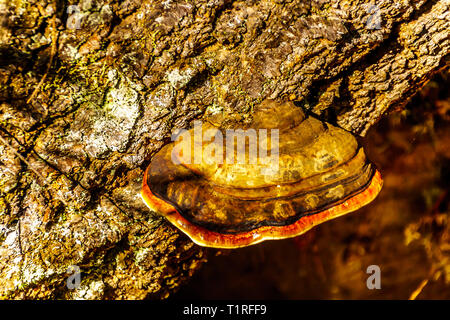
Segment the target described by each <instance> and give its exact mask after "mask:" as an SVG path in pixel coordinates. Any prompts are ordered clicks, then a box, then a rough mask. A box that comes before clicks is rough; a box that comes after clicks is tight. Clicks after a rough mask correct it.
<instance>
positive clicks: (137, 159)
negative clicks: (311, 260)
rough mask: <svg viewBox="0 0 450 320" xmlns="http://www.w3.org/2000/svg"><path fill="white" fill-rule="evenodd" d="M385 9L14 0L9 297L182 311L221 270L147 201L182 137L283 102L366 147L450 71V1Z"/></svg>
mask: <svg viewBox="0 0 450 320" xmlns="http://www.w3.org/2000/svg"><path fill="white" fill-rule="evenodd" d="M373 4H375V3H373ZM373 4H371V3H369V2H367V1H345V0H341V1H339V0H336V1H331V2H328V1H226V0H216V1H201V0H196V1H170V0H167V1H138V0H128V1H123V2H120V1H112V0H111V1H108V0H82V1H80V2H75V1H43V0H42V1H39V0H38V1H34V0H31V1H24V0H13V1H9V0H0V123H1V127H0V136H1V137H2V141H0V151H1V153H0V161H1V164H0V297H4V298H51V297H57V298H88V299H92V298H146V297H147V298H163V297H166V296H167V295H168V294H169V293H170V292H171V291H173V289H174V288H176V287H177V286H178V285H179V284H180V283H182V282H183V281H184V280H185V279H187V278H188V277H190V276H191V275H192V273H193V272H194V271H195V269H197V268H198V266H199V265H200V264H201V263H202V262H204V261H205V257H206V251H205V250H204V249H202V248H200V247H197V246H195V245H194V244H193V243H192V242H190V241H189V239H187V238H186V237H185V236H184V235H181V234H180V233H179V232H178V231H176V230H174V228H173V227H171V226H170V225H168V224H167V223H166V222H165V221H164V219H162V218H160V217H158V216H157V215H155V214H153V213H152V212H150V211H149V210H148V209H147V208H146V207H145V206H144V205H143V203H142V201H141V199H140V197H139V195H138V193H139V191H140V186H141V182H142V181H141V179H142V173H143V170H144V169H145V167H146V165H147V164H148V163H149V161H150V159H151V157H152V155H153V154H154V153H155V152H156V151H158V150H159V149H160V148H161V147H162V146H163V145H164V144H165V143H167V142H168V141H170V134H171V132H172V131H173V130H174V129H175V128H186V127H189V125H190V123H191V121H192V120H193V119H199V118H201V117H202V116H204V115H208V114H216V113H221V112H223V113H225V114H227V117H230V118H234V119H237V120H238V121H245V120H246V118H247V115H248V114H251V111H252V106H253V105H255V104H257V103H259V102H260V101H262V100H263V99H264V98H275V99H282V100H283V99H290V100H294V101H296V102H297V103H298V105H299V106H302V107H304V108H306V109H309V110H310V111H311V112H313V113H316V114H317V115H319V116H321V117H322V118H323V119H325V120H328V121H332V122H335V123H337V124H338V125H340V126H341V127H343V128H345V129H347V130H349V131H351V132H353V133H354V134H359V135H364V134H365V133H366V132H367V130H368V128H369V127H370V126H371V125H372V124H373V123H375V122H376V121H377V120H378V119H379V118H380V117H381V116H382V114H383V113H384V112H385V111H386V110H388V109H389V108H393V107H394V106H402V105H403V104H404V103H405V102H406V101H407V99H408V98H409V97H410V96H411V95H412V94H414V93H415V92H416V91H417V89H418V88H420V87H421V85H422V84H423V83H424V81H425V80H426V79H427V78H428V77H429V76H430V75H431V74H432V73H433V72H434V71H436V70H438V69H439V68H442V67H444V66H445V65H446V64H447V63H448V59H447V57H448V51H449V47H450V42H449V29H450V22H449V21H450V14H449V7H450V3H449V1H448V0H438V1H425V0H423V1H398V2H388V1H382V2H381V3H380V2H377V7H374V6H373ZM70 5H77V7H70ZM69 7H70V9H69ZM68 12H69V13H68ZM74 27H75V28H74ZM378 27H379V28H378ZM70 265H77V266H79V267H80V268H81V270H82V283H81V287H80V288H79V289H77V290H69V289H68V288H67V287H66V279H67V277H68V274H67V273H66V271H67V268H68V266H70Z"/></svg>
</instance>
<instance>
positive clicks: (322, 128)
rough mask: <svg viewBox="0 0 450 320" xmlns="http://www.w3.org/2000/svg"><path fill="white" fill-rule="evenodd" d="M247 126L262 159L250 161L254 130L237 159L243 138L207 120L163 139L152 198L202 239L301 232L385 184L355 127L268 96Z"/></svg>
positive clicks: (242, 240)
mask: <svg viewBox="0 0 450 320" xmlns="http://www.w3.org/2000/svg"><path fill="white" fill-rule="evenodd" d="M196 130H197V131H196ZM198 130H200V131H198ZM246 130H247V131H246ZM252 130H253V131H252ZM264 130H265V131H264ZM240 132H241V133H242V132H244V133H245V132H246V133H249V132H253V133H259V136H258V138H259V140H258V145H257V149H258V150H257V151H258V153H257V155H258V157H257V159H256V161H251V160H249V159H251V158H252V157H251V156H252V155H253V153H251V152H252V151H251V149H252V148H251V137H250V136H251V135H247V138H244V140H241V141H245V143H244V146H245V148H243V149H240V150H241V151H242V152H245V162H239V161H236V159H239V158H238V155H239V154H238V153H239V152H238V150H239V149H238V148H239V146H238V147H237V149H235V146H234V144H233V145H228V144H227V143H226V142H225V141H224V140H222V139H217V137H226V136H227V133H228V134H229V133H230V130H228V131H227V129H226V128H222V127H220V126H218V125H217V124H212V123H209V122H207V123H203V124H202V126H201V127H200V128H193V129H191V130H189V131H187V135H183V139H182V140H181V141H176V142H174V143H170V144H168V145H166V146H165V147H163V148H162V149H161V150H160V151H159V152H158V153H157V154H156V155H155V156H154V157H153V159H152V161H151V163H150V165H149V166H148V168H147V170H146V171H145V174H144V180H143V188H142V192H141V195H142V198H143V199H144V201H145V203H146V204H147V205H148V206H149V207H150V208H151V209H152V210H154V211H157V212H159V213H161V214H163V215H164V216H165V217H166V218H167V219H168V220H169V221H170V222H171V223H172V224H174V225H175V226H176V227H178V228H179V229H180V230H182V231H183V232H184V233H186V234H187V235H188V236H189V237H190V238H191V239H192V240H193V241H194V242H195V243H197V244H199V245H203V246H209V247H218V248H238V247H243V246H247V245H252V244H256V243H259V242H261V241H264V240H268V239H283V238H288V237H294V236H297V235H300V234H302V233H304V232H306V231H308V230H309V229H311V228H312V227H314V226H315V225H318V224H320V223H322V222H324V221H327V220H330V219H333V218H336V217H339V216H341V215H344V214H346V213H349V212H351V211H354V210H357V209H359V208H361V207H362V206H364V205H366V204H368V203H369V202H371V201H372V200H373V199H375V197H376V196H377V195H378V193H379V192H380V190H381V187H382V179H381V175H380V173H379V172H378V171H377V170H376V169H375V168H374V166H373V165H372V164H371V163H370V162H368V160H367V158H366V157H365V154H364V151H363V149H362V147H361V146H360V145H359V144H358V142H357V140H356V139H355V137H354V136H353V135H352V134H350V133H348V132H347V131H345V130H343V129H340V128H337V127H335V126H332V125H331V124H327V123H324V122H321V121H320V120H318V119H316V118H314V117H311V116H307V115H305V114H304V113H303V111H302V110H301V109H300V108H298V107H296V106H295V105H294V104H293V103H291V102H287V103H283V104H280V103H277V102H275V101H272V100H266V101H264V102H263V103H261V105H259V106H258V107H257V109H256V110H255V113H254V114H253V120H252V122H251V123H250V124H248V125H247V126H246V127H245V128H243V130H241V131H240ZM263 133H264V134H263ZM267 133H270V134H267ZM196 134H197V136H196ZM198 136H201V137H203V139H201V138H200V139H197V138H196V137H198ZM244 136H245V134H244ZM205 137H206V138H205ZM275 138H278V141H277V139H275ZM225 140H226V139H225ZM232 141H233V143H234V141H235V140H234V138H233V139H232ZM238 141H239V139H238ZM253 142H254V141H253ZM238 143H239V142H238ZM230 146H231V148H232V152H231V153H227V152H226V151H229V150H230ZM227 147H228V150H227ZM179 150H183V151H182V152H179ZM186 150H187V151H192V152H190V154H189V152H186ZM211 150H214V152H212V153H211ZM220 150H223V154H220V152H218V151H220ZM253 151H254V150H253ZM261 151H264V152H263V153H261ZM277 151H278V152H277ZM198 154H200V155H202V156H201V157H200V158H195V159H194V155H197V156H198ZM230 154H231V155H232V156H233V155H234V157H231V159H234V161H228V160H229V158H228V156H229V155H230ZM261 154H262V155H261ZM263 155H265V157H264V156H263ZM211 158H214V160H215V161H212V160H211ZM198 159H201V160H200V161H195V160H198ZM268 159H269V160H270V159H271V160H274V159H275V160H276V163H274V162H273V161H267V160H268ZM218 160H219V161H218ZM263 160H265V161H263Z"/></svg>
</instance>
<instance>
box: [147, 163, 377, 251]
mask: <svg viewBox="0 0 450 320" xmlns="http://www.w3.org/2000/svg"><path fill="white" fill-rule="evenodd" d="M148 170H149V168H147V169H146V171H145V174H144V179H143V188H142V191H141V196H142V198H143V200H144V202H145V203H146V205H147V206H148V207H149V208H150V209H152V210H155V211H157V212H160V213H162V214H164V216H165V217H166V218H167V219H168V220H169V221H170V222H171V223H172V224H173V225H175V226H176V227H177V228H178V229H180V230H181V231H183V232H184V233H185V234H186V235H187V236H188V237H189V238H191V239H192V241H193V242H195V243H196V244H198V245H200V246H207V247H214V248H224V249H232V248H240V247H245V246H249V245H253V244H257V243H260V242H262V241H265V240H275V239H285V238H291V237H296V236H299V235H301V234H303V233H305V232H306V231H308V230H310V229H311V228H313V227H314V226H316V225H318V224H321V223H323V222H325V221H328V220H331V219H334V218H337V217H340V216H342V215H345V214H347V213H349V212H352V211H355V210H358V209H359V208H361V207H363V206H365V205H367V204H368V203H370V202H371V201H373V200H374V199H375V198H376V197H377V195H378V193H379V192H380V190H381V188H382V185H383V180H382V178H381V174H380V172H379V171H378V170H375V172H374V174H373V176H372V178H371V180H370V183H369V184H368V185H367V186H366V188H364V189H362V190H361V191H359V192H357V193H355V194H353V195H351V196H349V197H348V198H346V199H342V200H341V201H339V202H338V203H336V204H334V205H333V206H332V207H329V208H327V209H325V210H323V211H320V212H317V213H313V214H310V215H306V216H302V217H301V218H299V219H298V220H297V221H295V222H294V223H292V224H289V225H284V226H262V227H258V228H255V229H253V230H250V231H245V232H242V233H236V234H225V233H219V232H214V231H211V230H207V229H205V228H203V227H201V226H198V225H196V224H193V223H192V222H190V221H188V220H187V219H186V218H184V217H183V216H182V215H181V214H180V213H179V212H178V211H177V210H176V209H175V207H173V206H172V205H171V204H169V203H167V202H165V201H164V200H162V199H160V198H158V197H157V196H155V195H153V193H152V192H151V190H150V187H149V186H148V184H147V181H148V179H147V174H148Z"/></svg>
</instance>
